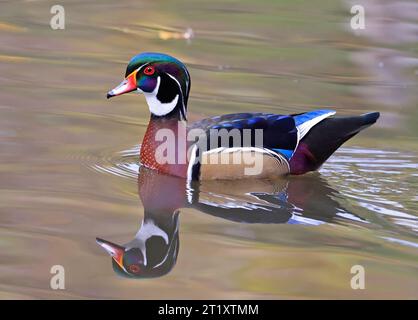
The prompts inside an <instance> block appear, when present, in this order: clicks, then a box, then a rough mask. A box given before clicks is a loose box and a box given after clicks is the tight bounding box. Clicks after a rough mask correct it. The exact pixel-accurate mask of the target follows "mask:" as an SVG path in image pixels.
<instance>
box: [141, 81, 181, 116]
mask: <svg viewBox="0 0 418 320" xmlns="http://www.w3.org/2000/svg"><path fill="white" fill-rule="evenodd" d="M160 83H161V77H158V78H157V85H156V86H155V89H154V91H152V92H144V96H145V99H146V100H147V103H148V108H149V110H150V111H151V113H152V114H154V115H156V116H164V115H166V114H169V113H170V112H171V111H173V110H174V108H175V107H176V105H177V102H178V100H179V95H178V94H177V95H176V96H175V97H174V99H173V101H171V102H167V103H162V102H161V101H160V100H158V98H157V94H158V90H159V89H160Z"/></svg>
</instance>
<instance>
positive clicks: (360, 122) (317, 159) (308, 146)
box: [290, 112, 380, 174]
mask: <svg viewBox="0 0 418 320" xmlns="http://www.w3.org/2000/svg"><path fill="white" fill-rule="evenodd" d="M379 116H380V113H379V112H370V113H366V114H363V115H360V116H354V117H332V118H326V119H324V120H322V121H321V122H320V123H318V124H317V125H315V126H314V127H313V128H312V129H311V130H310V131H309V132H308V134H307V135H306V136H305V137H304V138H303V139H302V140H301V141H300V143H299V145H298V148H297V149H296V152H295V153H294V155H293V157H292V159H291V161H290V171H291V173H292V174H303V173H305V172H307V171H313V170H317V169H318V168H319V167H320V166H321V165H322V164H323V163H324V162H325V161H326V160H327V159H328V158H329V157H330V156H331V155H332V154H333V153H334V152H335V150H337V149H338V148H339V147H340V146H341V145H342V144H343V143H344V142H346V141H347V140H349V139H350V138H352V137H353V136H355V135H356V134H357V133H359V132H360V131H361V130H363V129H365V128H367V127H369V126H371V125H372V124H373V123H375V122H376V121H377V119H378V118H379Z"/></svg>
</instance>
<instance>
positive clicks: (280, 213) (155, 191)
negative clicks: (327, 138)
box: [97, 167, 348, 278]
mask: <svg viewBox="0 0 418 320" xmlns="http://www.w3.org/2000/svg"><path fill="white" fill-rule="evenodd" d="M186 185H187V184H186V180H185V179H182V178H178V177H175V176H169V175H163V174H159V173H157V172H156V171H154V170H149V169H147V168H144V167H142V168H141V169H140V172H139V175H138V194H139V197H140V198H141V201H142V204H143V207H144V218H143V221H142V224H141V226H140V228H139V230H138V232H137V234H136V235H135V237H134V239H133V240H131V241H130V242H128V243H127V244H125V245H123V246H121V245H117V244H114V243H112V242H109V241H107V240H103V239H99V238H98V239H97V243H98V244H99V245H100V246H102V247H103V248H104V249H105V250H106V251H107V252H108V253H109V254H110V255H111V256H112V264H113V268H114V270H115V271H116V272H117V273H118V274H120V275H124V276H127V277H132V278H151V277H159V276H163V275H165V274H167V273H168V272H170V271H171V269H172V268H173V267H174V265H175V263H176V261H177V255H178V251H179V211H178V209H180V208H184V207H192V208H194V209H196V210H199V211H202V212H204V213H207V214H210V215H213V216H216V217H219V218H223V219H227V220H230V221H236V222H241V223H301V224H320V223H324V222H332V221H333V220H334V219H335V218H336V217H337V216H338V215H340V214H341V215H347V214H348V213H347V212H346V211H345V210H344V209H343V208H342V207H341V206H340V204H339V203H338V201H337V200H336V199H335V197H338V192H337V191H335V190H334V189H332V188H331V187H330V186H329V185H328V184H327V183H326V182H325V181H324V180H323V179H322V178H321V177H319V176H317V175H311V176H305V177H301V178H296V179H289V180H285V179H281V180H277V181H269V180H253V181H247V183H245V184H243V183H242V181H241V182H239V181H206V182H200V183H196V184H195V185H192V187H193V189H192V188H186Z"/></svg>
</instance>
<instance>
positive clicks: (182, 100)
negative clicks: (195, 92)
mask: <svg viewBox="0 0 418 320" xmlns="http://www.w3.org/2000/svg"><path fill="white" fill-rule="evenodd" d="M165 74H166V75H168V76H169V77H170V78H171V79H173V80H174V81H175V82H176V83H177V85H178V87H179V89H180V93H181V102H182V110H181V112H180V116H181V117H182V118H183V119H186V107H185V106H184V94H183V90H182V89H181V85H180V83H179V82H178V80H177V79H176V78H175V77H174V76H172V75H171V74H169V73H167V72H166V73H165Z"/></svg>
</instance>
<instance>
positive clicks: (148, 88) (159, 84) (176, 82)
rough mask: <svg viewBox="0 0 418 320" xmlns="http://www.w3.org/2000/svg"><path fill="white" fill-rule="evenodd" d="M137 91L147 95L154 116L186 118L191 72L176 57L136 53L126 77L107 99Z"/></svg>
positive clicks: (109, 93)
mask: <svg viewBox="0 0 418 320" xmlns="http://www.w3.org/2000/svg"><path fill="white" fill-rule="evenodd" d="M133 91H135V92H137V93H142V94H144V96H145V99H146V101H147V104H148V107H149V109H150V112H151V116H152V117H174V118H178V119H179V120H186V113H187V109H186V108H187V99H188V96H189V91H190V75H189V72H188V71H187V69H186V66H185V65H184V64H183V63H182V62H180V61H179V60H177V59H176V58H174V57H171V56H169V55H166V54H163V53H154V52H144V53H141V54H138V55H136V56H134V57H133V58H132V59H131V60H130V61H129V63H128V66H127V68H126V73H125V79H124V80H123V81H122V82H121V83H120V84H119V85H118V86H117V87H116V88H114V89H113V90H110V91H109V92H108V93H107V98H108V99H109V98H111V97H114V96H119V95H122V94H124V93H128V92H133Z"/></svg>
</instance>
